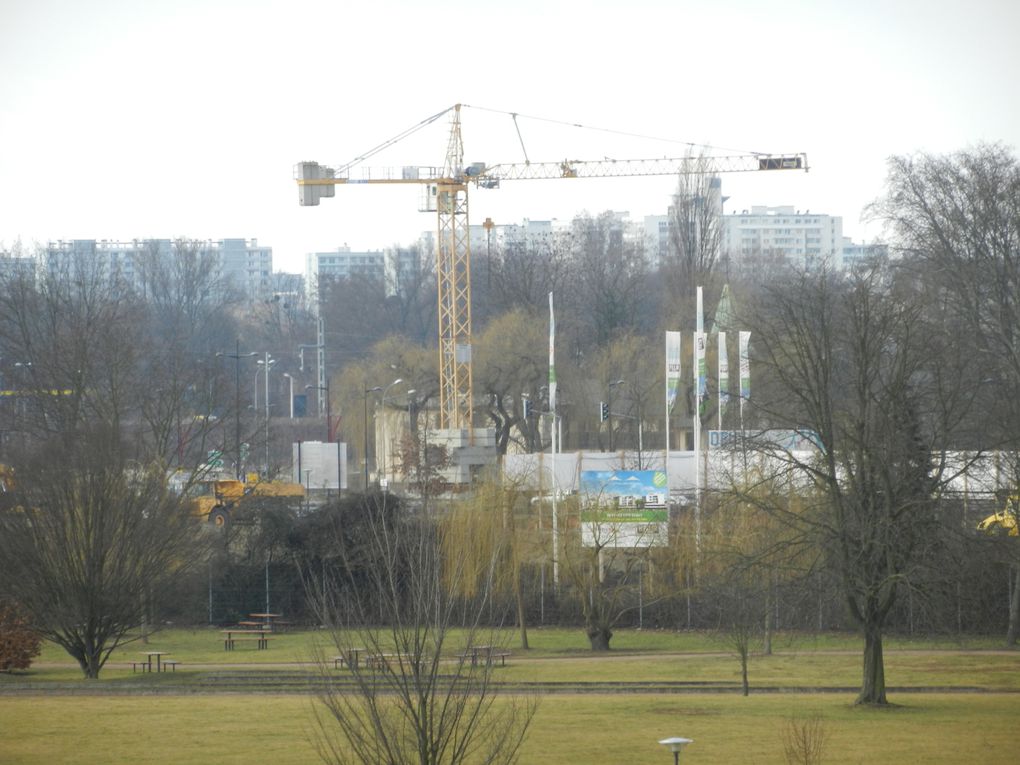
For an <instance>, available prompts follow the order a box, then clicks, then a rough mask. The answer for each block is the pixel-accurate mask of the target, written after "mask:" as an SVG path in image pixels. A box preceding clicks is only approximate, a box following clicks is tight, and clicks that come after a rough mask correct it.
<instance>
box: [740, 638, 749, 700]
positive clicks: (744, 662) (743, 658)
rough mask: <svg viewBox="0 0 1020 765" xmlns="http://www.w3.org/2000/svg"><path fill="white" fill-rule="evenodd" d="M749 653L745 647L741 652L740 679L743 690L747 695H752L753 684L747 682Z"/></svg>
mask: <svg viewBox="0 0 1020 765" xmlns="http://www.w3.org/2000/svg"><path fill="white" fill-rule="evenodd" d="M747 654H748V651H747V649H746V648H745V649H744V650H743V651H741V652H740V680H741V683H742V687H743V691H744V695H745V696H750V695H751V685H750V683H748V682H747Z"/></svg>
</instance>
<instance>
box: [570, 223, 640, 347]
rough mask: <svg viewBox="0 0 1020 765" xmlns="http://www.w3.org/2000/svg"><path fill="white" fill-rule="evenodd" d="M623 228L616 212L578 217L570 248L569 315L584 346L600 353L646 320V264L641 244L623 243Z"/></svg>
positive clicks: (574, 225)
mask: <svg viewBox="0 0 1020 765" xmlns="http://www.w3.org/2000/svg"><path fill="white" fill-rule="evenodd" d="M623 234H624V231H623V226H622V225H621V223H620V222H619V221H618V220H617V219H616V218H615V216H614V215H613V213H611V212H605V213H602V214H601V215H599V216H598V217H595V218H592V217H578V218H576V219H575V220H574V222H573V228H572V237H571V240H570V246H571V248H572V253H573V257H572V258H571V272H570V282H571V284H572V285H573V286H574V289H573V290H572V293H571V294H570V295H568V296H565V297H569V298H570V301H569V303H568V305H569V309H570V311H571V312H572V313H573V315H574V321H575V322H576V323H577V331H578V332H579V333H583V336H584V340H583V341H580V344H581V345H582V347H584V348H585V349H591V348H597V347H601V346H603V345H604V344H605V343H607V342H609V341H610V340H611V339H612V338H613V337H614V336H616V335H617V334H618V333H620V332H622V331H624V330H627V329H635V328H638V319H639V317H640V316H641V315H642V311H641V308H642V303H643V300H644V288H645V287H646V286H647V281H646V274H647V264H646V262H645V257H644V252H643V250H642V248H641V246H640V245H636V244H633V243H630V242H627V241H625V239H624V235H623Z"/></svg>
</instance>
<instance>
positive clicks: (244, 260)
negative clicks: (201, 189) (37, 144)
mask: <svg viewBox="0 0 1020 765" xmlns="http://www.w3.org/2000/svg"><path fill="white" fill-rule="evenodd" d="M184 245H185V246H189V247H190V246H193V247H195V248H196V249H197V251H198V253H199V254H200V255H204V256H210V257H211V258H212V259H213V260H214V262H215V264H216V265H217V267H218V268H219V275H220V277H221V278H223V279H224V280H225V281H226V282H227V284H229V285H231V286H233V287H235V288H236V289H237V290H239V291H240V293H241V294H242V295H244V296H245V297H246V298H247V299H248V300H255V299H259V298H264V297H266V296H268V295H269V294H270V292H271V287H272V274H273V248H272V247H260V246H259V244H258V241H257V240H256V239H217V240H194V241H193V240H187V241H186V242H184ZM176 247H177V243H176V242H174V241H171V240H170V239H132V240H131V241H127V242H118V241H113V240H107V239H100V240H96V239H71V240H60V241H56V242H48V243H47V245H46V247H45V248H44V249H43V250H42V252H41V253H40V260H39V262H38V267H39V268H40V269H42V270H44V271H51V272H53V271H56V270H59V269H62V268H66V267H68V266H69V265H71V264H73V263H75V262H76V261H78V259H81V258H87V259H88V261H89V265H91V266H93V267H97V268H101V269H102V270H103V271H104V272H106V274H107V275H108V276H109V277H110V278H116V279H120V280H122V281H124V282H125V283H126V284H129V285H131V286H132V287H140V286H142V285H141V280H142V273H141V269H140V264H141V263H142V262H143V260H144V259H145V258H149V257H152V256H155V257H157V258H167V259H169V258H173V257H174V256H175V254H176V251H177V250H176Z"/></svg>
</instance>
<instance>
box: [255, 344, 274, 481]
mask: <svg viewBox="0 0 1020 765" xmlns="http://www.w3.org/2000/svg"><path fill="white" fill-rule="evenodd" d="M263 356H264V357H265V359H259V360H258V361H257V362H256V363H257V364H260V365H262V371H263V374H264V376H265V381H266V465H265V475H266V477H267V478H268V477H269V367H271V366H272V365H273V364H275V363H276V359H274V358H273V357H272V356H270V355H269V351H265V352H264V353H263ZM255 394H256V396H257V395H258V387H257V386H256V388H255ZM256 408H257V402H256Z"/></svg>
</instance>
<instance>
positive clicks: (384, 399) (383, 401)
mask: <svg viewBox="0 0 1020 765" xmlns="http://www.w3.org/2000/svg"><path fill="white" fill-rule="evenodd" d="M402 382H403V380H402V379H401V378H399V377H398V378H397V379H396V380H394V381H393V382H391V383H390V384H389V385H387V386H386V390H389V389H390V388H392V387H393V386H394V385H396V384H397V383H402ZM411 392H413V391H408V393H409V394H410V393H411ZM393 398H395V396H387V395H386V391H383V395H382V398H381V399H379V405H380V406H382V407H383V408H384V409H385V407H386V402H387V401H389V400H392V399H393ZM410 405H411V404H410V399H408V407H410ZM383 428H384V429H385V428H386V423H385V421H384V422H383ZM384 432H385V430H384ZM390 443H392V441H390ZM383 447H384V448H383V452H382V457H383V459H382V475H383V478H386V480H387V481H388V480H389V479H388V478H387V476H386V457H387V455H388V453H389V451H390V449H389V445H388V444H387V442H386V441H385V439H384V441H383ZM378 452H379V448H378V444H377V445H376V453H377V454H378Z"/></svg>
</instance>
